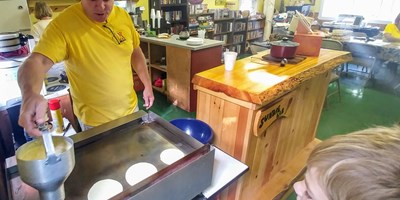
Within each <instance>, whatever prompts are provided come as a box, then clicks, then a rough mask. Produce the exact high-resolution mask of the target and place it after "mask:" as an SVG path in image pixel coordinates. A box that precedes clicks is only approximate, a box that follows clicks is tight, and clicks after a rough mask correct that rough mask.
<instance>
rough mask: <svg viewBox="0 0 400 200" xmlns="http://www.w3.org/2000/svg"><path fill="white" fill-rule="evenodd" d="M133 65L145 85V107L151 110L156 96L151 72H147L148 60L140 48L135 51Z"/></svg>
mask: <svg viewBox="0 0 400 200" xmlns="http://www.w3.org/2000/svg"><path fill="white" fill-rule="evenodd" d="M131 65H132V68H133V70H135V72H136V74H137V75H138V76H139V78H140V80H141V81H142V83H143V85H144V91H143V99H144V104H145V105H144V106H145V107H146V109H149V108H150V107H151V106H152V105H153V102H154V94H153V88H152V85H151V81H150V76H149V72H148V71H147V65H146V58H145V57H144V55H143V52H142V49H141V48H140V47H137V48H135V49H134V50H133V52H132V56H131Z"/></svg>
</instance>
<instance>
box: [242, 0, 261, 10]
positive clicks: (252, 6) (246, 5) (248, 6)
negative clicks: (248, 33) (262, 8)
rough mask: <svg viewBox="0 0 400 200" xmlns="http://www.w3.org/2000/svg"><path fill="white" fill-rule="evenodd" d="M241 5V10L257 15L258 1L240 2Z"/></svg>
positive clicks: (244, 0) (246, 0) (243, 0)
mask: <svg viewBox="0 0 400 200" xmlns="http://www.w3.org/2000/svg"><path fill="white" fill-rule="evenodd" d="M239 5H240V8H239V10H249V11H250V13H255V12H256V10H257V0H250V1H249V0H240V1H239Z"/></svg>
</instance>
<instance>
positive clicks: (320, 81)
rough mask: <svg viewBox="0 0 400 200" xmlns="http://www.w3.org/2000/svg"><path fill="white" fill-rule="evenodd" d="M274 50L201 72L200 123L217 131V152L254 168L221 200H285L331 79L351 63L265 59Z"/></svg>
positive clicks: (335, 58)
mask: <svg viewBox="0 0 400 200" xmlns="http://www.w3.org/2000/svg"><path fill="white" fill-rule="evenodd" d="M268 53H269V50H266V51H262V52H259V53H258V54H257V55H254V56H252V57H248V58H244V59H241V60H237V61H236V62H235V66H234V70H233V71H225V69H224V65H221V66H218V67H215V68H212V69H209V70H206V71H203V72H200V73H197V74H195V75H194V78H193V79H192V83H193V84H194V87H195V89H196V90H197V92H198V93H197V98H198V100H197V113H196V118H197V119H199V120H202V121H204V122H206V123H207V124H209V125H210V126H211V128H212V129H213V131H214V145H215V146H217V147H219V148H221V149H222V150H223V151H225V152H227V153H228V154H230V155H232V156H234V157H235V158H236V159H238V160H240V161H241V162H243V163H245V164H246V165H247V166H249V168H250V170H249V172H248V173H246V174H245V176H244V177H243V179H242V181H241V182H240V183H238V184H237V185H235V186H231V187H230V188H228V189H227V190H225V191H224V194H225V195H224V196H223V197H224V198H221V199H274V198H277V199H280V197H281V196H280V195H282V193H283V192H285V191H286V190H288V189H289V188H291V187H292V185H291V184H292V183H293V181H294V180H295V179H296V177H299V175H300V174H301V172H302V170H303V168H304V166H305V162H306V160H307V158H308V155H309V153H310V151H311V150H312V149H313V147H314V146H315V145H316V144H318V143H319V140H318V139H316V138H315V134H316V129H317V125H318V122H319V118H320V115H321V111H322V108H323V104H324V100H325V96H326V92H327V88H328V84H329V81H330V80H329V77H330V73H331V71H332V69H333V68H335V67H337V66H339V65H340V64H342V63H345V62H348V61H350V60H351V59H352V57H351V54H350V53H349V52H345V51H333V50H327V49H321V52H320V55H319V57H307V58H306V59H305V60H303V61H301V62H300V63H297V64H286V66H285V67H280V65H279V63H273V62H265V61H262V60H260V58H261V57H262V56H263V55H266V54H268Z"/></svg>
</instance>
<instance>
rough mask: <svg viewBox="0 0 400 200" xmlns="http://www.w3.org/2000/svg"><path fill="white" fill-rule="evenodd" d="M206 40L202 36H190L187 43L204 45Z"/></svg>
mask: <svg viewBox="0 0 400 200" xmlns="http://www.w3.org/2000/svg"><path fill="white" fill-rule="evenodd" d="M203 43H204V40H203V39H202V38H189V39H187V40H186V44H187V45H202V44H203Z"/></svg>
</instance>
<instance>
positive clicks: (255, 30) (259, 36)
mask: <svg viewBox="0 0 400 200" xmlns="http://www.w3.org/2000/svg"><path fill="white" fill-rule="evenodd" d="M264 26H265V18H264V17H262V18H249V20H248V22H247V36H246V38H247V41H248V42H254V41H262V40H263V36H264Z"/></svg>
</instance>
